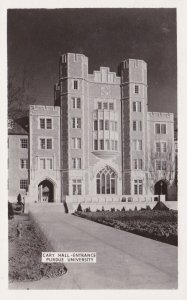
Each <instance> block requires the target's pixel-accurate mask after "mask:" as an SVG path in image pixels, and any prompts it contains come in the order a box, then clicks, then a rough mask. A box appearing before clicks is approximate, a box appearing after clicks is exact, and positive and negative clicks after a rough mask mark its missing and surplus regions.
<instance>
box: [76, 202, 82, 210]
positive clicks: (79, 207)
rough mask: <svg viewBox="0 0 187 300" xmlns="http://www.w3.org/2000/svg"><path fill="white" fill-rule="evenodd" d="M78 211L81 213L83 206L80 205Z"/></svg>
mask: <svg viewBox="0 0 187 300" xmlns="http://www.w3.org/2000/svg"><path fill="white" fill-rule="evenodd" d="M77 211H80V212H82V206H81V204H80V203H79V205H78V207H77Z"/></svg>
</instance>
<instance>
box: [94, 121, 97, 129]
mask: <svg viewBox="0 0 187 300" xmlns="http://www.w3.org/2000/svg"><path fill="white" fill-rule="evenodd" d="M94 130H97V120H94Z"/></svg>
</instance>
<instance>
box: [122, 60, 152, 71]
mask: <svg viewBox="0 0 187 300" xmlns="http://www.w3.org/2000/svg"><path fill="white" fill-rule="evenodd" d="M142 67H143V69H146V68H147V63H146V62H145V61H144V60H141V59H132V58H129V59H125V60H124V61H122V62H121V68H122V69H129V68H135V69H136V68H142Z"/></svg>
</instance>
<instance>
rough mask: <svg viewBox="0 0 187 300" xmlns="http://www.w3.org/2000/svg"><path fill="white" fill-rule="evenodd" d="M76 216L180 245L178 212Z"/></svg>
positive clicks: (106, 212) (111, 212) (108, 212)
mask: <svg viewBox="0 0 187 300" xmlns="http://www.w3.org/2000/svg"><path fill="white" fill-rule="evenodd" d="M74 214H75V215H76V216H79V217H82V218H86V219H88V220H91V221H94V222H98V223H101V224H104V225H108V226H111V227H114V228H117V229H120V230H124V231H128V232H131V233H134V234H138V235H141V236H144V237H147V238H151V239H154V240H157V241H161V242H164V243H168V244H171V245H175V246H177V245H178V233H177V219H178V213H177V211H173V210H168V211H159V210H144V211H99V212H75V213H74Z"/></svg>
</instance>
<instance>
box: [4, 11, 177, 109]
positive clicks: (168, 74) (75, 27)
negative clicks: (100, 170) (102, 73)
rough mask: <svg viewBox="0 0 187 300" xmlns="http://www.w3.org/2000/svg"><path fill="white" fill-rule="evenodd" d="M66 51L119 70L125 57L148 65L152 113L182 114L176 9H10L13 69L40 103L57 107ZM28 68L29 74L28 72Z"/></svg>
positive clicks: (94, 66) (95, 67)
mask: <svg viewBox="0 0 187 300" xmlns="http://www.w3.org/2000/svg"><path fill="white" fill-rule="evenodd" d="M66 52H75V53H83V54H85V55H86V56H88V58H89V73H92V72H93V70H98V69H99V67H100V66H106V67H110V70H111V71H115V72H117V68H118V65H119V63H120V62H121V61H122V60H124V59H126V58H137V59H143V60H145V61H146V62H147V64H148V101H149V110H150V111H163V112H174V113H176V111H177V50H176V11H175V9H54V10H44V9H43V10H41V9H35V10H33V9H27V10H24V9H17V10H9V11H8V68H9V74H14V76H16V78H17V81H18V84H19V80H21V78H22V76H23V74H26V76H27V81H28V90H29V93H30V95H31V96H32V97H35V98H36V104H46V105H53V98H54V97H53V87H54V84H55V83H56V82H57V81H58V61H59V56H60V54H63V53H66ZM23 70H25V73H23Z"/></svg>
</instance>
